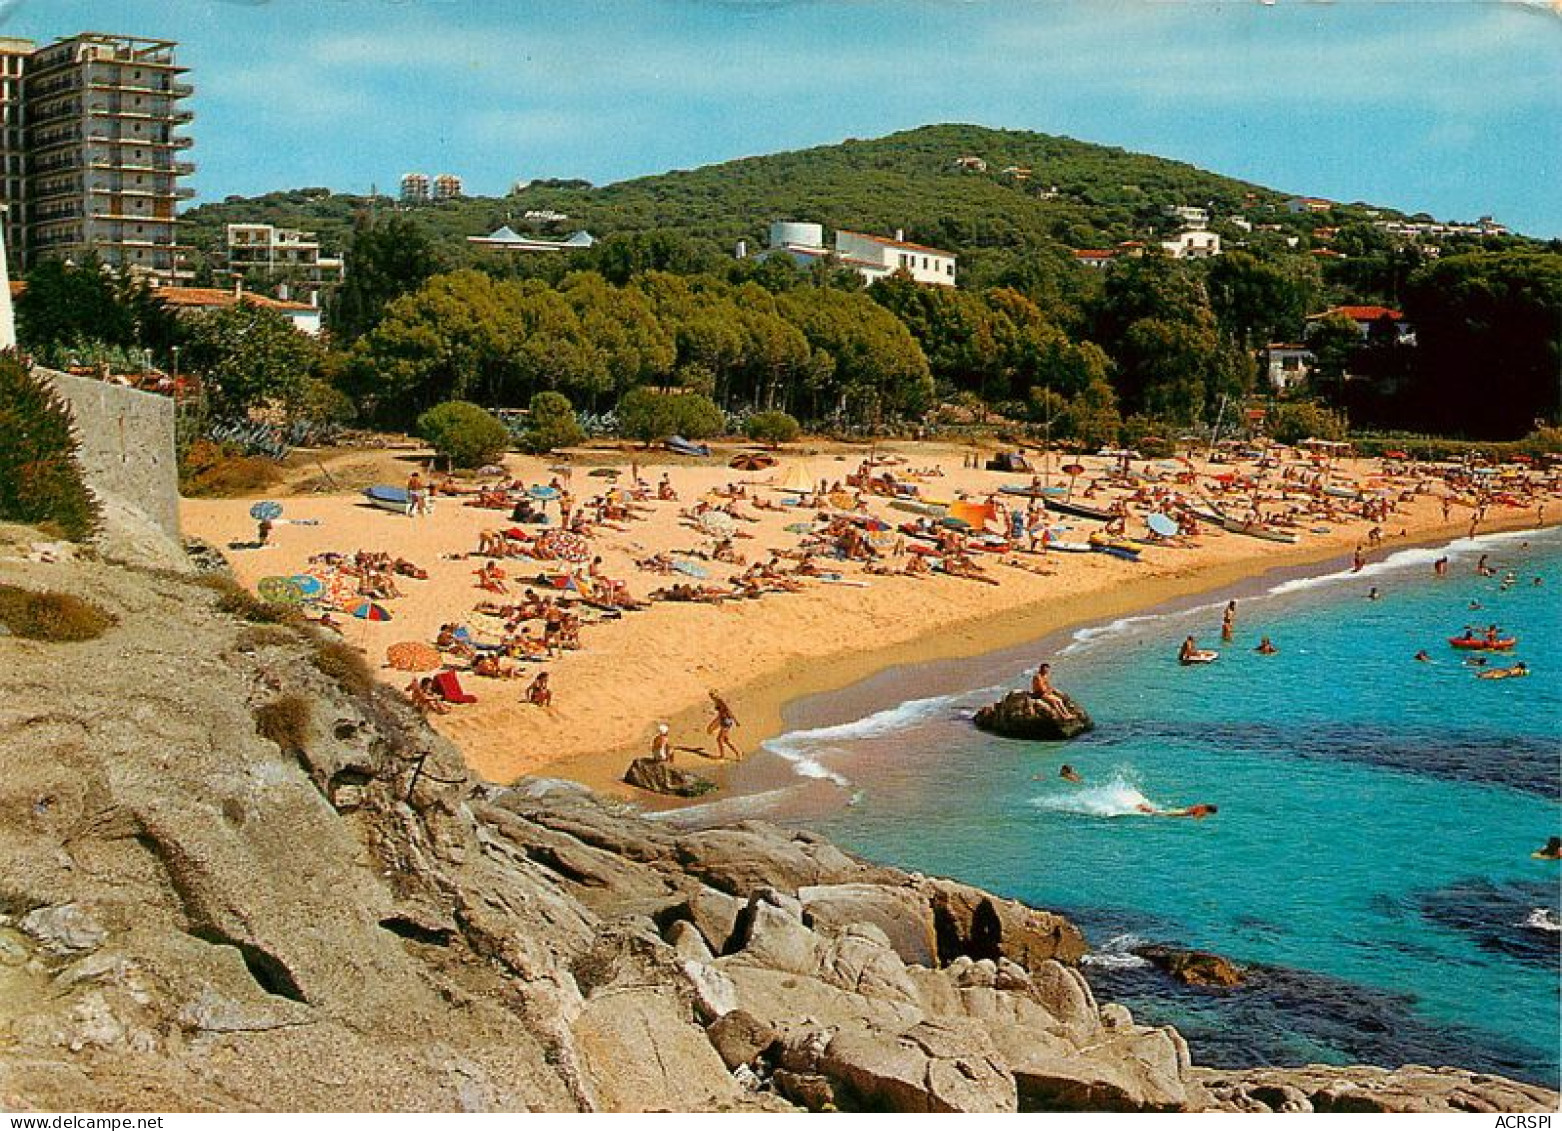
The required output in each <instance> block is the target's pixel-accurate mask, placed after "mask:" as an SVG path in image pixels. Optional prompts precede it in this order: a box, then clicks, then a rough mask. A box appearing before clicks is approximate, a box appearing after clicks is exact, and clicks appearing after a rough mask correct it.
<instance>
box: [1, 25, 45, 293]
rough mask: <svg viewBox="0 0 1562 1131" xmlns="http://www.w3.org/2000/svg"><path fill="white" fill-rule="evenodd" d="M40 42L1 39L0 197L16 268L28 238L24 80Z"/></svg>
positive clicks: (7, 237)
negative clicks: (25, 203) (28, 63)
mask: <svg viewBox="0 0 1562 1131" xmlns="http://www.w3.org/2000/svg"><path fill="white" fill-rule="evenodd" d="M36 46H37V45H36V44H35V43H33V41H32V40H30V39H0V201H3V202H4V203H5V204H6V206H7V207H6V211H5V245H6V248H7V250H8V251H9V252H10V262H11V264H12V266H13V268H19V267H20V266H21V264H22V263H23V262H24V257H23V250H24V244H25V242H26V239H27V220H26V209H25V207H24V203H23V202H24V201H25V200H26V199H27V146H26V138H25V136H24V127H25V125H26V120H25V118H24V115H23V110H24V103H23V101H22V80H23V78H24V77H25V75H26V72H27V60H28V58H29V57H30V56H31V55H32V53H33V49H34V48H35V47H36Z"/></svg>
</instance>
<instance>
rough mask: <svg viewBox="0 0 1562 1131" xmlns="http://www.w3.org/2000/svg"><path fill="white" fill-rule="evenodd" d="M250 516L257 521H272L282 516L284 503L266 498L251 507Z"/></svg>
mask: <svg viewBox="0 0 1562 1131" xmlns="http://www.w3.org/2000/svg"><path fill="white" fill-rule="evenodd" d="M249 516H250V517H251V518H253V519H254V520H255V521H256V522H272V521H274V520H276V519H279V518H281V517H282V504H281V503H274V502H272V501H271V500H269V499H268V500H266V501H265V502H262V503H256V504H255V505H254V506H252V507H250V509H249Z"/></svg>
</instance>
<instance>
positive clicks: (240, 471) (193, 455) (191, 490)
mask: <svg viewBox="0 0 1562 1131" xmlns="http://www.w3.org/2000/svg"><path fill="white" fill-rule="evenodd" d="M280 482H282V469H281V468H279V467H278V466H277V465H276V464H275V463H273V462H272V461H271V460H269V459H265V458H263V457H261V456H246V455H241V454H239V452H238V450H237V449H236V448H233V447H230V446H228V445H225V444H217V443H213V442H212V441H210V440H197V441H195V442H194V443H193V444H191V445H190V446H189V447H188V448H186V449H185V452H184V457H183V458H182V459H181V460H180V461H179V493H180V494H182V495H184V496H186V497H187V498H192V499H199V498H216V499H227V498H233V497H235V496H239V495H253V494H255V493H256V492H260V491H264V490H266V489H267V488H268V487H275V486H276V485H277V484H278V483H280Z"/></svg>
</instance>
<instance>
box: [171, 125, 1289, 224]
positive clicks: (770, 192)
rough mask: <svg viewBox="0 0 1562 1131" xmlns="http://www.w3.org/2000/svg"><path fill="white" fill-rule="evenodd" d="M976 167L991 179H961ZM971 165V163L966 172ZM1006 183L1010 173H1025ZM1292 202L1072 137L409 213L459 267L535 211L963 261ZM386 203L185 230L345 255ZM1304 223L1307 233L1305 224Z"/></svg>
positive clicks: (327, 203) (775, 157) (891, 153)
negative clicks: (892, 241) (802, 232)
mask: <svg viewBox="0 0 1562 1131" xmlns="http://www.w3.org/2000/svg"><path fill="white" fill-rule="evenodd" d="M961 158H977V159H979V160H980V161H981V162H983V163H984V164H985V171H983V170H980V169H978V168H967V167H961V165H960V164H959V163H958V162H959V160H960V159H961ZM971 164H974V163H971ZM1006 170H1019V171H1018V172H1014V171H1009V172H1006ZM1285 199H1286V194H1282V193H1279V192H1277V191H1275V190H1273V189H1268V188H1265V187H1263V186H1260V185H1254V184H1249V183H1247V182H1244V181H1238V180H1233V179H1232V178H1229V177H1222V176H1219V175H1217V174H1214V173H1209V172H1206V171H1204V170H1202V169H1198V168H1195V167H1194V166H1192V165H1188V164H1184V163H1182V162H1178V161H1168V160H1165V159H1164V158H1159V157H1151V156H1147V155H1145V154H1139V153H1130V152H1128V151H1126V150H1122V149H1115V148H1110V147H1107V146H1100V145H1093V144H1090V143H1088V142H1082V141H1075V140H1073V139H1071V138H1064V137H1051V136H1048V135H1045V134H1037V133H1028V132H1024V131H1018V130H994V129H987V128H984V127H981V126H969V125H938V126H925V127H922V128H920V129H915V130H908V131H905V132H903V133H897V134H891V135H889V136H887V137H882V138H876V139H873V140H867V141H863V140H857V139H849V140H847V141H845V142H842V143H841V144H839V145H827V146H819V147H816V148H813V149H804V150H797V151H794V152H789V153H778V154H772V155H769V156H764V157H747V158H742V159H740V160H735V161H727V162H723V163H722V164H719V165H710V166H705V167H703V168H699V169H693V170H676V171H673V172H668V173H663V174H659V175H657V176H650V177H640V178H637V179H635V180H630V181H622V182H619V183H617V184H611V185H606V186H602V187H592V186H589V185H585V184H584V183H583V182H579V181H571V182H537V183H534V184H532V185H530V186H527V187H526V188H524V189H522V190H520V191H517V192H512V193H510V194H509V195H507V196H504V197H497V198H496V197H471V198H467V199H463V200H458V201H451V202H447V203H442V204H428V205H422V206H417V207H413V208H411V209H409V210H408V212H409V214H410V215H411V216H413V217H414V218H415V219H416V220H417V221H418V222H419V223H420V224H422V225H423V226H425V227H426V228H427V230H428V231H429V233H430V235H431V236H432V237H433V238H434V239H435V241H436V243H438V244H439V245H441V246H442V247H444V248H446V249H447V250H449V251H451V252H452V253H454V252H456V250H457V249H458V248H460V247H461V246H462V242H463V240H464V237H466V236H469V235H477V234H482V233H486V232H488V231H491V230H492V229H494V228H496V227H498V226H499V225H500V224H502V223H509V224H511V225H512V226H513V227H515V228H516V229H517V230H523V229H525V228H527V227H529V226H531V225H528V224H527V222H526V220H525V218H524V217H525V214H526V213H527V212H528V211H553V212H560V213H565V214H566V215H567V216H568V219H567V220H566V221H562V222H559V223H556V224H553V225H551V228H552V230H554V231H556V232H563V231H574V230H577V229H581V228H584V229H586V230H588V231H590V232H591V233H592V234H593V235H595V236H597V237H599V238H601V237H604V236H610V235H613V234H616V233H623V232H635V231H645V230H648V229H653V228H655V229H663V230H672V231H678V232H682V233H684V234H686V235H687V236H689V237H691V238H693V239H695V240H697V241H700V242H704V243H707V244H710V245H711V246H713V247H719V248H720V249H722V250H724V251H730V250H731V248H732V247H733V245H734V244H735V243H736V242H737V241H738V240H739V239H747V240H748V241H749V242H750V245H751V246H757V244H758V243H759V241H761V240H762V239H763V237H764V234H765V231H766V229H767V227H768V225H769V223H770V221H772V220H776V219H798V220H813V221H817V222H820V223H823V224H824V225H825V226H826V227H828V228H835V227H847V228H861V229H865V230H868V231H875V232H885V233H888V232H892V231H894V230H895V229H897V228H900V229H904V230H905V233H906V236H907V238H908V239H912V240H916V241H919V242H923V243H930V244H934V245H938V246H942V247H948V248H950V249H952V250H956V251H960V252H962V253H966V254H971V253H973V252H978V251H979V250H980V249H985V248H1004V249H1011V250H1019V249H1023V248H1028V247H1037V246H1044V245H1047V244H1051V243H1054V242H1056V243H1061V244H1065V245H1067V246H1070V247H1090V246H1100V245H1102V244H1106V243H1111V242H1116V241H1119V240H1123V239H1128V238H1134V237H1141V236H1144V235H1146V234H1152V233H1153V232H1155V231H1158V230H1165V229H1167V228H1170V227H1173V226H1174V225H1173V224H1172V222H1171V221H1169V220H1168V219H1167V218H1166V217H1165V216H1164V215H1163V209H1164V208H1165V207H1166V206H1169V205H1177V204H1189V205H1199V206H1206V205H1209V206H1212V207H1213V210H1214V211H1215V213H1216V214H1218V215H1230V214H1233V213H1248V214H1253V213H1255V210H1256V211H1257V212H1260V213H1262V215H1263V218H1268V219H1271V220H1275V221H1276V222H1285V223H1287V224H1297V223H1301V222H1302V220H1301V218H1297V217H1288V216H1286V214H1285V212H1284V209H1283V207H1280V206H1281V205H1282V204H1283V202H1284V200H1285ZM371 204H373V205H374V206H376V207H378V208H381V209H386V208H399V207H400V206H399V205H397V204H396V203H395V202H393V201H391V200H390V199H389V198H386V197H379V198H373V199H372V200H371V198H367V197H358V196H342V195H336V194H332V193H330V192H329V191H328V190H325V189H302V190H296V191H292V192H279V193H271V194H268V195H266V196H262V197H258V198H253V199H246V198H233V197H230V198H229V199H228V200H225V201H223V202H221V203H214V204H207V205H203V206H201V207H199V208H196V209H193V210H191V211H190V212H189V213H187V214H186V216H185V220H186V221H187V222H188V224H189V235H190V237H191V239H192V242H194V243H195V244H196V246H198V247H210V246H213V245H214V244H215V243H216V242H218V241H219V240H220V238H221V233H222V226H223V225H224V224H227V223H230V222H236V221H240V220H243V221H262V222H272V223H277V224H283V225H288V226H296V227H302V228H306V229H311V230H314V231H317V232H319V233H320V235H321V237H322V239H323V240H324V241H325V242H326V244H327V246H330V247H335V248H340V246H341V245H342V243H343V242H344V240H345V237H346V235H347V232H348V231H349V229H350V227H351V224H352V219H353V215H354V213H355V212H357V211H359V210H360V209H362V208H365V207H368V206H369V205H371ZM1308 222H1315V221H1314V220H1309V221H1308Z"/></svg>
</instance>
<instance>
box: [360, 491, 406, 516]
mask: <svg viewBox="0 0 1562 1131" xmlns="http://www.w3.org/2000/svg"><path fill="white" fill-rule="evenodd" d="M363 496H364V498H366V499H368V500H369V502H371V503H373V504H374V505H375V506H377V507H379V508H380V509H381V510H387V511H395V512H396V513H397V514H406V513H407V508H408V507H409V506H410V505H411V502H412V500H411V499H409V498H408V497H407V492H406V491H405V490H403V489H402V488H400V487H366V488H364V492H363Z"/></svg>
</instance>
